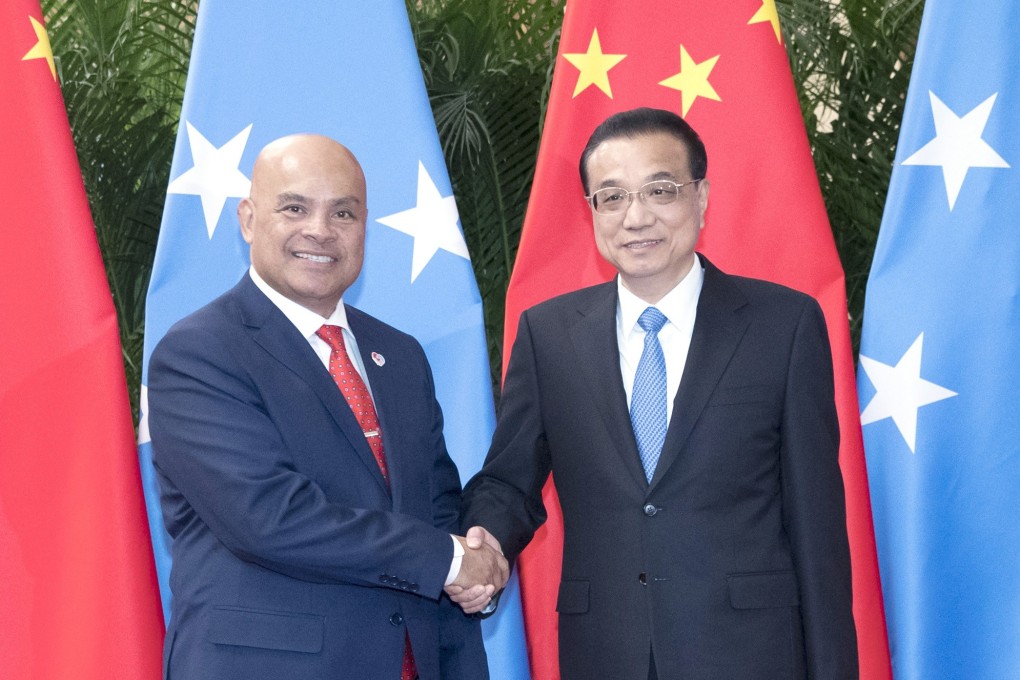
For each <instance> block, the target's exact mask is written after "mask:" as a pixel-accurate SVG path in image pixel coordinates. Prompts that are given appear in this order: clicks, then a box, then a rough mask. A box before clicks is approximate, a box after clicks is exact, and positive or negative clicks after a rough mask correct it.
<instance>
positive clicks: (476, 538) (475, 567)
mask: <svg viewBox="0 0 1020 680" xmlns="http://www.w3.org/2000/svg"><path fill="white" fill-rule="evenodd" d="M456 538H457V540H458V541H460V542H461V545H462V546H463V547H464V557H463V558H462V560H461V564H460V572H459V573H458V574H457V578H456V579H454V581H453V583H451V584H450V585H448V586H447V587H446V594H447V595H449V596H450V599H451V600H453V601H454V602H456V603H457V604H458V605H460V607H461V608H462V609H463V610H464V613H466V614H474V613H477V612H480V611H481V610H482V609H484V608H485V606H486V605H487V604H488V603H489V601H490V600H491V599H492V596H493V595H495V594H496V593H497V592H499V591H500V590H502V589H503V586H505V585H506V582H507V579H509V578H510V566H509V565H508V564H507V561H506V558H505V557H503V553H502V552H501V550H500V546H499V541H497V540H496V538H495V537H494V536H493V535H492V534H490V533H489V532H488V531H486V530H485V529H483V528H482V527H472V528H471V529H470V530H469V531H468V535H467V537H465V538H462V537H460V536H457V537H456Z"/></svg>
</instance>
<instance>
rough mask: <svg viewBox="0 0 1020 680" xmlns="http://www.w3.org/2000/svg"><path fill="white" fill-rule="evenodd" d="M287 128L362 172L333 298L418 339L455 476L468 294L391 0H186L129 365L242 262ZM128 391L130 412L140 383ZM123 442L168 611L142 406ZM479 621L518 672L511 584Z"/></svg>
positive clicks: (474, 433) (476, 354) (472, 387)
mask: <svg viewBox="0 0 1020 680" xmlns="http://www.w3.org/2000/svg"><path fill="white" fill-rule="evenodd" d="M300 132H314V133H320V134H324V135H327V136H330V137H333V138H335V139H337V140H338V141H340V142H341V143H343V144H344V145H345V146H347V147H348V148H350V149H351V151H352V152H353V153H354V154H355V155H356V156H357V157H358V159H359V161H360V162H361V164H362V167H363V168H364V171H365V175H366V178H367V183H368V209H369V219H368V227H367V236H366V253H365V264H364V267H363V269H362V273H361V276H360V277H359V279H358V280H357V282H356V283H355V284H354V285H353V286H352V287H351V288H350V289H349V290H348V291H347V292H346V293H345V295H344V301H345V302H347V303H349V304H352V305H354V306H356V307H358V308H360V309H363V310H365V311H367V312H368V313H370V314H372V315H374V316H376V317H378V318H380V319H382V320H383V321H386V322H387V323H389V324H391V325H393V326H395V327H397V328H399V329H401V330H403V331H405V332H407V333H410V334H411V335H413V336H415V337H416V338H417V339H418V340H419V341H420V342H421V344H422V346H423V347H424V349H425V352H426V354H427V355H428V358H429V362H430V363H431V365H432V369H433V372H434V374H435V381H436V392H437V396H438V399H439V402H440V404H441V405H442V407H443V412H444V416H445V428H444V432H445V435H446V442H447V447H448V448H449V450H450V454H451V456H452V457H453V459H454V461H455V462H456V463H457V465H458V468H459V469H460V473H461V476H462V479H464V480H466V479H468V478H469V477H470V476H471V475H472V474H473V473H474V472H475V471H477V470H478V468H479V467H481V463H482V460H483V459H484V457H485V452H486V450H487V448H488V443H489V439H490V437H491V433H492V428H493V423H494V416H493V409H492V390H491V386H490V382H489V377H488V376H489V370H488V359H487V354H486V346H485V336H484V326H483V320H482V303H481V298H480V296H479V294H478V288H477V284H476V283H475V279H474V273H473V270H472V268H471V262H470V261H469V259H468V251H467V247H466V245H465V243H464V237H463V234H462V231H461V228H460V222H459V217H458V213H457V208H456V203H455V200H454V198H453V196H452V191H451V187H450V181H449V178H448V175H447V170H446V165H445V161H444V159H443V154H442V151H441V149H440V146H439V140H438V137H437V134H436V128H435V123H434V120H433V118H432V112H431V109H430V108H429V103H428V97H427V93H426V90H425V84H424V80H423V78H422V73H421V68H420V65H419V62H418V56H417V53H416V51H415V46H414V41H413V38H412V35H411V29H410V24H409V22H408V17H407V11H406V8H405V6H404V3H403V1H402V0H384V1H379V2H371V3H361V2H351V1H349V0H345V1H343V2H335V1H333V0H314V1H311V2H305V3H301V4H300V5H292V4H290V3H258V4H257V5H252V4H251V3H249V2H244V1H243V0H215V1H213V0H209V1H208V2H203V3H202V4H201V6H200V8H199V15H198V24H197V29H196V34H195V41H194V46H193V48H192V55H191V65H190V68H189V72H188V80H187V84H186V88H185V96H184V105H183V110H182V113H181V124H180V128H179V132H178V139H177V147H176V150H175V153H174V159H173V166H172V169H171V173H170V176H171V181H170V185H169V187H168V189H167V203H166V209H165V212H164V217H163V225H162V228H161V231H160V237H159V244H158V246H157V251H156V261H155V265H154V271H153V275H152V280H151V283H150V287H149V293H148V298H147V305H148V307H147V316H146V336H145V352H144V353H145V364H146V366H147V363H148V357H149V356H150V354H151V352H152V349H153V348H154V347H155V345H156V343H157V342H158V341H159V340H160V338H162V336H163V335H164V334H165V333H166V331H167V329H168V328H169V327H170V325H171V324H173V323H174V322H175V321H177V320H178V319H180V318H181V317H183V316H185V315H187V314H188V313H190V312H192V311H194V310H195V309H197V308H199V307H201V306H202V305H203V304H205V303H206V302H208V301H210V300H212V299H213V298H215V297H217V296H218V295H219V294H220V293H222V292H224V291H225V290H227V289H228V288H229V287H231V286H232V285H233V284H234V283H236V282H237V280H238V279H239V278H240V276H241V275H242V273H243V272H244V271H246V269H247V267H248V265H249V260H248V248H247V245H246V244H245V243H244V242H243V239H242V238H241V235H240V231H239V228H238V224H237V218H236V216H235V212H236V208H237V202H238V199H239V198H241V197H243V196H246V195H247V194H248V189H249V186H250V176H251V168H252V164H253V162H254V160H255V156H256V154H257V153H258V151H259V149H261V148H262V147H263V146H264V145H265V144H266V143H268V142H269V141H272V140H273V139H276V138H278V137H281V136H283V135H287V134H292V133H300ZM146 377H147V374H146V375H145V376H143V383H144V382H145V378H146ZM142 401H143V410H144V401H145V400H144V387H143V400H142ZM139 454H140V456H141V458H142V467H143V474H144V475H145V476H146V480H145V483H146V491H147V499H148V504H149V513H150V522H151V527H152V531H153V535H154V539H155V540H154V542H155V544H156V548H155V552H156V557H157V565H158V566H159V571H160V581H161V584H162V592H163V603H164V609H165V612H166V613H168V612H169V598H170V593H169V589H168V586H167V578H168V575H169V569H170V561H169V553H168V550H167V548H168V541H169V537H167V536H166V532H165V530H164V529H163V526H162V519H161V517H160V511H159V500H158V489H157V486H156V483H155V480H154V479H153V472H152V467H151V443H150V442H149V441H148V438H147V429H146V428H145V422H144V413H143V423H142V427H141V428H140V438H139ZM483 629H484V633H485V640H486V648H487V650H488V653H489V665H490V667H491V668H492V669H493V677H495V678H527V677H528V669H527V661H526V656H525V652H524V643H523V623H522V620H521V612H520V602H519V599H518V596H517V593H516V585H515V584H512V586H511V588H510V589H509V590H508V592H507V593H506V594H505V595H504V597H503V599H502V601H501V607H500V611H499V613H497V614H496V615H495V616H494V617H492V618H491V619H489V620H487V621H485V622H483Z"/></svg>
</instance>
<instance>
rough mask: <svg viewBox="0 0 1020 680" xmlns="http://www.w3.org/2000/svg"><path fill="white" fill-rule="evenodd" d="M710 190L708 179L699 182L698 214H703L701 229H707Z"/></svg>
mask: <svg viewBox="0 0 1020 680" xmlns="http://www.w3.org/2000/svg"><path fill="white" fill-rule="evenodd" d="M709 188H710V187H709V181H708V180H707V179H703V180H701V181H700V182H698V212H700V213H701V226H700V227H699V229H704V228H705V211H706V210H708V190H709Z"/></svg>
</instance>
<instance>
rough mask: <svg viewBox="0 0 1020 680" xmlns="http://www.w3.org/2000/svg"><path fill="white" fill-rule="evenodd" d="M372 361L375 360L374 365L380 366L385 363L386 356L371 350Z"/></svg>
mask: <svg viewBox="0 0 1020 680" xmlns="http://www.w3.org/2000/svg"><path fill="white" fill-rule="evenodd" d="M372 361H374V362H375V365H376V366H382V365H383V364H385V363H386V357H384V356H383V355H382V354H379V353H378V352H372Z"/></svg>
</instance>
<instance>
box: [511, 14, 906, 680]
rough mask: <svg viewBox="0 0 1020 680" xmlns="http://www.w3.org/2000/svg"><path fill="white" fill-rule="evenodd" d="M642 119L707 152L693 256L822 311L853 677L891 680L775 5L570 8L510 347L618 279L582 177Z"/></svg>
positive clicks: (539, 579) (535, 610)
mask: <svg viewBox="0 0 1020 680" xmlns="http://www.w3.org/2000/svg"><path fill="white" fill-rule="evenodd" d="M638 106H651V107H657V108H663V109H670V110H673V111H675V112H677V113H680V114H681V115H683V116H684V117H685V118H686V119H687V120H688V122H690V123H691V125H692V126H693V127H694V128H695V129H696V130H697V131H698V132H699V134H700V135H701V137H702V139H703V140H704V142H705V144H706V147H707V149H708V158H709V163H708V177H709V179H710V181H711V187H712V189H711V198H710V200H709V208H708V213H707V216H706V227H705V230H704V231H703V232H702V236H701V241H700V244H699V247H698V249H699V250H700V251H701V252H703V253H705V254H706V255H707V256H708V257H710V258H711V259H712V261H713V263H715V264H717V265H719V266H720V268H722V269H723V270H724V271H727V272H729V273H732V274H740V275H745V276H753V277H758V278H763V279H768V280H771V281H776V282H778V283H782V284H785V285H788V286H791V287H793V288H797V289H799V290H802V291H804V292H806V293H809V294H810V295H812V296H814V297H815V298H817V299H818V301H819V302H820V303H821V305H822V308H823V310H824V312H825V316H826V320H827V323H828V329H829V336H830V340H831V342H832V351H833V360H834V372H835V378H836V390H837V406H838V412H839V420H840V429H841V438H842V445H841V448H840V464H841V467H842V470H843V477H844V482H845V485H846V494H847V506H848V507H847V522H848V531H849V537H850V548H851V553H852V559H853V570H854V582H853V588H854V612H855V618H856V622H857V631H858V640H859V650H860V660H861V677H863V678H868V679H869V680H882V679H883V678H888V677H890V675H889V673H890V670H889V656H888V648H887V643H886V637H885V622H884V618H883V612H882V601H881V592H880V590H879V582H878V566H877V559H876V556H875V546H874V535H873V533H872V525H871V514H870V505H869V498H868V489H867V481H866V473H865V464H864V456H863V451H862V444H861V430H860V423H859V420H858V417H857V415H858V412H857V396H856V390H855V384H854V372H853V359H852V351H851V344H850V335H849V328H848V324H847V308H846V292H845V288H844V281H843V272H842V267H841V265H840V262H839V259H838V256H837V253H836V248H835V244H834V242H833V238H832V233H831V230H830V227H829V223H828V219H827V216H826V213H825V206H824V204H823V201H822V197H821V193H820V191H819V187H818V181H817V178H816V176H815V171H814V167H813V165H812V161H811V152H810V148H809V146H808V140H807V136H806V134H805V130H804V123H803V118H802V116H801V112H800V109H799V106H798V101H797V93H796V90H795V88H794V84H793V79H792V77H791V73H790V67H789V62H788V60H787V56H786V50H785V47H784V46H783V43H782V34H781V32H780V26H779V18H778V15H777V13H776V7H775V2H774V0H736V1H734V2H726V3H717V2H697V1H693V0H670V1H667V2H661V1H660V2H651V1H650V0H637V1H635V2H629V3H619V2H610V1H608V0H571V1H570V2H568V3H567V7H566V13H565V17H564V25H563V32H562V38H561V40H560V45H559V54H558V56H557V58H556V64H555V71H554V76H553V83H552V87H551V91H550V97H549V106H548V112H547V117H546V121H545V128H544V131H543V136H542V143H541V148H540V150H539V157H538V166H537V169H536V172H535V181H534V186H533V189H532V194H531V198H530V201H529V204H528V211H527V216H526V219H525V223H524V229H523V233H522V236H521V243H520V248H519V251H518V254H517V260H516V263H515V266H514V271H513V276H512V278H511V282H510V289H509V292H508V296H507V304H506V332H505V347H507V348H509V347H511V346H512V344H513V340H514V338H515V336H516V331H517V322H518V317H519V315H520V313H521V311H523V310H524V309H526V308H527V307H529V306H531V305H534V304H536V303H538V302H541V301H542V300H545V299H548V298H550V297H553V296H555V295H557V294H560V293H564V292H567V291H571V290H575V289H577V288H581V287H583V286H587V285H591V284H594V283H598V282H601V281H605V280H607V279H609V278H610V277H611V276H612V275H613V274H614V272H613V270H612V268H611V267H610V266H609V265H608V264H607V263H605V262H604V261H603V260H602V258H601V257H600V256H599V254H598V252H597V250H596V248H595V244H594V239H593V236H592V231H591V229H592V227H591V217H590V214H589V208H588V206H587V205H586V203H585V201H584V198H583V190H582V187H581V184H580V180H579V179H578V172H577V163H578V160H579V158H580V155H581V150H582V148H583V147H584V144H585V142H586V141H587V138H588V136H589V135H590V134H591V132H592V131H593V130H594V128H595V127H596V126H597V125H598V124H599V123H600V122H601V121H602V120H604V119H605V118H606V117H608V116H609V115H611V114H612V113H615V112H617V111H622V110H626V109H630V108H634V107H638ZM508 354H509V352H507V356H505V357H504V362H505V361H506V360H507V359H508ZM545 499H546V505H547V509H548V511H549V520H548V522H547V523H546V525H545V526H543V527H542V528H541V529H540V530H539V532H538V533H537V534H536V538H535V539H534V541H533V542H532V544H531V545H530V546H529V547H528V549H527V550H526V551H525V553H524V554H523V556H522V558H521V588H522V597H523V600H524V610H525V623H526V628H527V634H528V643H529V655H530V660H531V664H532V673H533V676H534V677H535V678H536V680H539V679H541V680H548V679H551V678H557V677H559V673H558V669H557V636H556V618H555V617H556V614H555V612H554V603H555V602H556V593H557V585H558V582H559V569H560V561H561V556H562V516H561V515H560V513H559V507H558V503H557V502H556V499H555V491H554V490H553V488H552V486H551V483H550V484H549V485H547V487H546V490H545Z"/></svg>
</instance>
